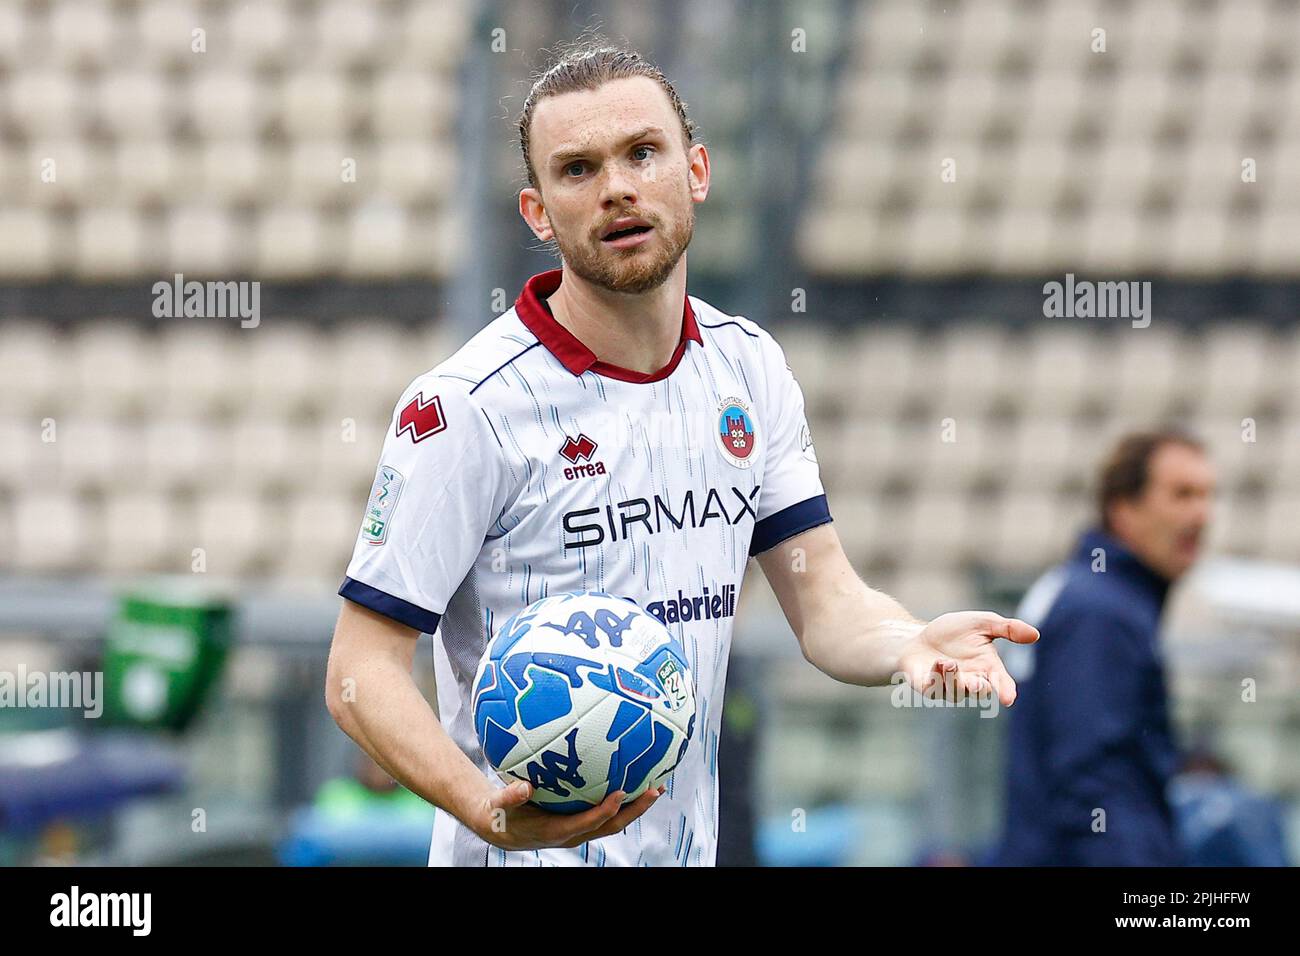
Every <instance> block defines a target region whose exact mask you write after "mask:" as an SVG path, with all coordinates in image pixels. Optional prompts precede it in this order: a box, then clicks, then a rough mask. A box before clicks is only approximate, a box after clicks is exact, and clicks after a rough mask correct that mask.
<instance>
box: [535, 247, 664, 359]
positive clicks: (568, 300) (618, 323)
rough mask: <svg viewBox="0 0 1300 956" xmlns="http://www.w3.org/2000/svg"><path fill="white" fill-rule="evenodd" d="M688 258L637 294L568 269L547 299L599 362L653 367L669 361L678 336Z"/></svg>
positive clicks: (567, 327)
mask: <svg viewBox="0 0 1300 956" xmlns="http://www.w3.org/2000/svg"><path fill="white" fill-rule="evenodd" d="M685 298H686V257H685V256H682V258H681V260H680V261H679V262H678V263H677V267H676V268H675V269H673V271H672V274H671V275H670V276H669V277H668V279H667V281H665V282H664V283H663V285H661V286H659V288H657V289H651V290H650V291H649V292H644V293H640V294H638V295H629V294H627V293H622V292H610V291H609V290H607V289H602V288H600V287H598V286H595V285H592V284H591V283H590V282H587V281H586V280H584V279H582V278H580V277H579V276H577V275H575V274H574V273H573V272H571V271H569V270H568V269H565V270H564V280H563V281H562V282H561V283H560V287H559V288H558V289H556V290H555V292H554V293H552V294H551V296H550V298H548V299H547V300H546V302H547V305H549V306H550V308H551V313H552V314H553V315H554V316H555V320H556V321H557V322H559V323H560V325H562V326H564V327H565V328H566V329H568V330H569V331H570V332H572V333H573V334H574V335H575V336H576V337H577V338H578V341H580V342H581V343H582V344H583V345H585V346H587V348H589V349H591V351H592V352H593V353H595V355H596V358H598V359H599V360H600V361H602V362H609V363H611V364H613V365H619V366H622V367H623V368H627V369H631V370H632V371H635V372H645V373H650V372H657V371H658V370H659V369H661V368H663V367H664V366H665V365H667V364H668V363H669V361H671V360H672V357H673V352H675V351H676V349H677V344H678V342H680V341H681V336H682V309H683V303H684V301H685Z"/></svg>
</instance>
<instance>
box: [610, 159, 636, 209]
mask: <svg viewBox="0 0 1300 956" xmlns="http://www.w3.org/2000/svg"><path fill="white" fill-rule="evenodd" d="M638 197H639V193H638V190H637V177H636V176H635V175H633V174H632V173H630V172H627V171H624V170H621V169H617V168H616V169H614V170H612V171H611V172H610V173H608V175H607V176H606V177H605V188H604V192H603V196H602V205H603V206H604V207H605V208H606V209H608V208H610V207H612V206H616V205H619V204H623V205H627V206H634V205H636V202H637V199H638Z"/></svg>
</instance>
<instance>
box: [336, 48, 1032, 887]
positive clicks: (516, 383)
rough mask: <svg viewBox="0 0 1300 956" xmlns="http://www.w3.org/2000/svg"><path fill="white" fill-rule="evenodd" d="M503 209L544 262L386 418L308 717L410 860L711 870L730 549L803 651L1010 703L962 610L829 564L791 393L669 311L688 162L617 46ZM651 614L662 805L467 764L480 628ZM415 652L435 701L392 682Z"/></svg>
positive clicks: (536, 91) (741, 332)
mask: <svg viewBox="0 0 1300 956" xmlns="http://www.w3.org/2000/svg"><path fill="white" fill-rule="evenodd" d="M519 137H520V145H521V147H522V151H523V159H524V164H525V167H526V169H527V174H528V181H529V185H528V187H527V188H525V189H523V190H522V191H521V192H520V193H519V212H520V215H522V216H523V218H524V220H525V221H526V222H527V224H528V226H529V228H530V229H531V230H532V232H533V234H534V235H535V236H536V237H537V238H538V239H541V240H543V241H545V242H548V243H554V244H555V246H557V247H558V251H559V255H560V259H561V265H562V267H561V268H560V269H556V270H554V271H551V272H546V273H542V274H540V275H536V276H533V277H532V278H531V279H530V280H528V282H527V284H526V285H525V286H524V288H523V291H522V292H521V293H520V295H519V298H518V300H517V301H516V302H515V306H514V308H513V309H511V310H510V311H509V312H506V313H505V314H504V315H501V316H500V317H498V318H496V319H495V320H493V321H491V322H490V323H489V324H488V325H487V326H486V327H485V328H484V329H483V330H482V331H481V332H479V333H478V334H477V335H475V336H474V337H473V338H472V339H470V341H469V342H468V343H466V344H465V345H464V346H463V347H462V348H461V349H460V350H459V351H458V352H456V353H455V354H454V355H453V356H451V357H450V358H448V359H447V360H446V361H444V362H443V363H442V364H440V365H438V366H436V367H435V368H433V369H432V370H431V371H429V372H427V373H425V374H423V375H421V376H419V377H418V378H417V379H416V380H415V381H414V382H412V383H411V384H410V386H409V387H408V388H407V389H406V391H405V392H404V393H403V394H402V396H401V398H400V399H399V400H398V402H397V406H396V408H395V410H394V412H393V420H392V424H391V427H390V428H389V431H388V434H387V439H386V441H385V444H384V449H383V452H382V458H381V461H380V464H379V469H378V474H377V476H376V479H375V484H374V489H373V491H372V493H371V496H370V499H369V503H368V506H367V511H366V518H365V522H364V524H363V527H362V530H361V533H360V536H359V539H358V541H357V544H356V549H355V551H354V553H353V556H352V561H351V563H350V565H349V566H348V571H347V577H346V579H345V580H344V582H343V586H342V587H341V588H340V591H339V593H340V594H341V595H342V596H343V597H344V598H346V600H345V601H344V603H343V609H342V612H341V614H340V616H339V621H338V625H337V628H336V630H335V633H334V642H333V646H332V648H331V653H330V662H329V672H328V676H327V688H326V699H327V702H328V705H329V708H330V712H331V713H332V714H333V716H334V718H335V720H337V721H338V723H339V725H340V726H341V727H342V728H343V729H344V730H345V731H346V732H347V733H348V734H349V735H350V736H351V737H352V738H353V739H355V740H356V741H357V742H358V743H359V744H360V745H361V746H362V747H363V748H365V749H366V750H367V751H368V752H369V753H370V754H371V755H372V756H373V757H374V758H375V760H376V761H377V762H378V763H379V764H380V765H381V766H383V767H384V768H385V769H386V770H387V771H388V772H389V773H390V774H391V775H392V776H393V777H394V778H395V779H397V780H399V781H401V782H402V783H403V784H405V785H406V786H407V787H408V788H410V789H411V790H413V791H414V792H415V793H417V794H419V795H421V796H423V797H424V798H425V799H427V800H428V801H429V802H430V803H432V804H434V805H435V806H437V807H438V808H439V809H440V810H441V811H443V812H441V813H439V814H438V816H437V822H436V823H435V825H434V832H433V841H432V846H431V851H430V857H429V860H430V863H431V864H434V865H439V864H458V865H478V866H483V865H487V866H506V865H540V864H548V863H549V864H584V863H585V864H588V865H596V866H599V865H625V866H632V865H711V864H713V862H714V859H715V856H716V839H717V826H718V799H717V795H718V788H717V763H716V749H717V740H718V730H719V725H720V720H721V717H722V693H723V687H724V683H725V676H726V668H727V655H728V653H729V651H730V644H731V627H732V620H733V612H734V609H735V606H736V593H737V591H738V589H739V587H740V583H741V579H742V577H743V575H744V572H745V567H746V565H747V563H748V561H749V559H750V557H754V556H756V557H757V558H758V561H759V564H760V566H761V567H762V569H763V572H764V574H766V576H767V578H768V580H769V581H770V582H771V584H772V587H773V589H774V590H775V592H776V595H777V597H778V599H779V600H780V603H781V607H782V610H783V611H784V613H785V615H786V618H787V619H788V620H789V622H790V625H791V627H792V629H793V630H794V633H795V634H796V635H797V637H798V640H799V643H800V646H801V648H802V650H803V653H804V656H805V657H806V658H807V659H808V661H809V662H811V663H812V664H813V665H814V666H815V667H817V668H819V669H821V670H822V671H824V672H825V673H827V674H829V675H831V676H832V677H835V678H837V679H838V680H841V681H846V682H849V683H854V684H862V685H878V684H885V683H888V682H890V680H891V677H892V676H893V675H896V674H905V675H907V679H908V680H909V681H910V682H911V684H912V685H913V687H915V688H917V689H918V690H921V689H925V688H930V689H933V688H934V687H935V686H936V685H937V684H938V683H939V682H940V681H941V680H942V681H943V682H944V684H945V685H946V686H947V687H950V688H952V689H953V690H954V691H955V692H964V693H971V694H975V693H984V694H991V693H997V695H998V697H999V699H1000V701H1001V703H1002V704H1003V705H1009V704H1010V703H1011V702H1012V700H1013V699H1014V697H1015V685H1014V683H1013V682H1012V680H1011V678H1010V677H1009V676H1008V674H1007V672H1006V670H1005V669H1004V668H1003V666H1002V663H1001V661H1000V660H999V658H998V656H997V653H996V652H995V651H994V649H993V641H994V639H995V638H999V637H1001V638H1009V639H1010V640H1012V641H1017V642H1022V643H1028V642H1032V641H1034V640H1036V639H1037V637H1038V634H1037V632H1036V631H1035V630H1034V629H1033V628H1032V627H1030V626H1028V625H1027V624H1024V623H1022V622H1020V621H1015V620H1010V619H1006V618H1003V617H1000V616H998V615H996V614H992V613H985V612H965V613H953V614H945V615H943V616H941V617H939V618H937V619H935V620H933V621H930V622H928V623H927V622H924V621H919V620H917V619H915V618H913V617H912V616H911V615H910V614H908V612H907V611H906V610H904V609H903V608H902V607H901V606H900V605H899V604H898V603H897V602H895V601H894V600H893V599H892V598H890V597H888V596H887V595H885V594H882V593H880V592H878V591H874V590H872V589H871V588H869V587H867V585H865V584H864V583H863V582H862V581H861V580H859V578H858V577H857V575H856V574H855V573H854V571H853V568H852V567H851V566H850V564H849V562H848V560H847V559H846V557H845V555H844V552H843V549H842V548H841V547H840V542H839V538H838V536H837V535H836V532H835V528H834V525H833V524H832V523H831V513H830V510H829V508H828V506H827V501H826V495H825V493H824V490H823V488H822V483H821V480H820V478H819V476H818V468H817V459H816V455H815V454H814V451H813V445H812V438H811V436H810V434H809V431H808V425H807V422H806V421H805V418H804V403H803V395H802V393H801V392H800V389H799V386H798V384H797V383H796V382H795V379H794V376H793V375H792V374H791V371H790V369H789V367H788V366H787V365H786V362H785V357H784V354H783V353H782V351H781V348H780V346H778V345H777V343H776V342H775V341H774V340H773V339H772V337H771V336H770V335H769V334H768V333H767V332H766V331H764V330H763V329H762V328H761V327H760V326H759V325H757V324H756V323H754V322H752V321H750V320H749V319H746V318H742V317H739V316H732V315H728V314H726V313H724V312H721V311H719V310H718V309H715V308H714V307H713V306H711V305H709V304H708V303H706V302H703V301H701V300H699V299H697V298H693V297H689V296H688V295H687V294H686V255H685V253H686V248H687V246H688V245H689V244H690V241H691V235H692V233H693V231H694V225H695V210H694V207H695V205H696V204H698V203H702V202H704V200H705V198H706V197H707V196H708V193H709V175H710V171H709V153H708V150H707V149H706V148H705V147H704V145H703V144H702V143H698V142H695V141H694V128H693V125H692V123H691V122H690V120H689V119H688V118H687V115H686V107H685V104H684V103H682V101H681V100H680V99H679V98H678V96H677V93H676V92H675V91H674V89H673V87H672V85H671V84H670V83H669V81H668V80H667V78H665V77H664V75H663V74H662V73H661V72H660V71H659V70H658V69H657V68H655V67H654V66H653V65H651V64H650V63H648V62H647V61H646V60H644V59H643V58H642V57H641V56H639V55H638V54H636V53H635V52H632V51H628V50H621V49H615V48H611V47H607V46H601V45H599V44H595V43H588V44H586V45H581V46H576V47H574V48H572V49H570V50H569V51H568V52H566V53H565V54H564V55H563V56H562V57H561V58H560V59H558V61H557V62H556V63H555V64H554V65H553V66H552V67H551V68H550V70H549V71H547V72H546V73H545V74H544V75H542V76H541V77H540V78H539V79H538V80H537V81H536V83H535V84H534V85H533V87H532V90H531V92H530V93H529V95H528V97H527V99H526V101H525V103H524V106H523V110H522V115H521V116H520V119H519ZM577 590H599V591H606V592H609V593H612V594H618V595H624V596H626V597H629V598H631V599H633V600H635V601H636V602H637V603H638V604H639V605H640V606H641V607H643V608H647V609H658V610H657V613H656V616H660V615H662V619H663V620H664V621H665V622H666V623H667V625H668V627H669V629H670V630H671V631H672V632H673V633H674V634H675V635H676V636H677V637H678V639H679V640H680V641H681V642H682V645H683V646H684V647H685V649H686V653H687V655H688V657H689V662H690V667H691V672H692V674H693V675H694V676H695V680H696V701H697V706H698V717H699V719H698V722H697V725H696V729H695V737H694V740H693V741H692V742H691V746H690V748H689V749H688V751H687V753H686V756H685V758H684V759H683V761H682V763H681V764H680V765H679V766H678V767H677V769H676V770H675V771H674V773H673V775H672V777H671V778H670V782H669V783H668V784H667V786H666V787H659V788H653V789H650V790H647V791H646V793H644V794H643V795H641V796H640V797H638V798H637V799H636V800H634V801H631V802H629V803H628V804H627V805H625V806H624V805H622V799H623V797H624V796H625V794H623V793H621V792H616V793H613V794H610V795H609V796H608V797H607V798H606V799H605V801H604V802H603V803H602V804H600V805H599V806H597V807H595V808H593V809H591V810H589V811H584V812H581V813H578V814H575V815H572V816H566V815H559V814H554V813H549V812H547V811H544V810H541V809H539V808H538V807H536V806H534V805H532V804H530V803H528V802H527V801H528V798H529V795H530V792H531V791H530V784H528V783H526V782H523V781H520V782H516V783H512V784H510V785H509V786H506V785H504V784H503V783H502V782H501V780H500V779H499V778H498V777H497V775H496V773H495V771H493V770H492V768H491V766H490V765H489V764H488V763H487V760H486V758H485V757H484V755H483V753H482V752H481V750H480V748H479V746H478V742H477V739H476V737H475V733H474V726H473V720H472V717H471V712H470V700H471V693H472V686H471V684H472V681H473V678H474V674H475V670H476V668H477V666H478V663H479V659H480V657H481V655H482V653H483V650H484V648H485V646H486V645H487V642H488V641H489V639H490V638H491V636H492V634H493V633H494V630H495V628H496V627H497V626H499V625H500V624H501V623H502V622H503V621H505V620H506V619H507V618H508V617H510V615H512V614H514V613H515V612H516V611H518V610H519V609H520V608H522V607H524V606H526V605H528V604H530V603H531V602H533V601H536V600H538V599H539V598H542V597H545V596H546V595H548V594H553V593H557V592H563V591H577ZM435 631H437V632H438V633H439V636H440V639H439V640H435V644H434V647H435V675H436V679H437V689H438V710H439V715H440V717H441V724H440V723H439V719H438V718H437V717H435V716H434V714H433V711H432V710H431V709H430V707H429V705H428V703H427V702H426V701H425V699H424V697H423V696H422V695H421V694H420V692H419V690H418V689H417V687H416V686H415V683H414V681H413V680H412V678H411V663H412V659H413V655H414V653H415V647H416V641H417V638H418V637H419V635H420V634H421V633H422V632H423V633H428V634H433V633H434V632H435Z"/></svg>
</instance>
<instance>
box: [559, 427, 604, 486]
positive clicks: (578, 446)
mask: <svg viewBox="0 0 1300 956" xmlns="http://www.w3.org/2000/svg"><path fill="white" fill-rule="evenodd" d="M595 453H596V443H595V442H594V441H592V440H591V439H590V438H588V437H587V436H586V435H585V434H582V433H579V434H578V437H577V438H570V437H569V436H568V435H565V436H564V444H563V445H561V446H560V456H561V457H562V458H564V459H565V460H567V461H569V462H572V463H573V467H570V468H565V469H564V477H565V478H567V479H568V480H569V481H572V480H573V479H574V478H594V477H595V476H596V475H603V474H605V463H604V462H603V461H595V462H593V461H591V456H592V455H594V454H595ZM584 459H585V460H586V461H588V462H590V464H586V465H581V464H578V463H579V462H581V461H583V460H584Z"/></svg>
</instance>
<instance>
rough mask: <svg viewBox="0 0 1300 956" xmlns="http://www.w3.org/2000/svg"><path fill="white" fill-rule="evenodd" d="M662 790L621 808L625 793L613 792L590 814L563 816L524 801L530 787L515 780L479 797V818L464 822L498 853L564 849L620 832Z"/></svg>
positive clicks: (645, 795)
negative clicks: (481, 804)
mask: <svg viewBox="0 0 1300 956" xmlns="http://www.w3.org/2000/svg"><path fill="white" fill-rule="evenodd" d="M663 792H664V788H663V787H651V788H650V789H649V790H647V791H646V792H645V793H643V794H641V796H639V797H637V798H636V799H635V800H633V801H632V802H631V803H629V804H627V805H626V806H623V805H622V802H623V797H624V796H625V794H624V792H623V791H622V790H617V791H615V792H614V793H611V794H610V795H609V796H607V797H606V798H605V799H604V801H602V802H601V803H599V804H598V805H596V806H594V807H592V808H591V809H590V810H584V811H582V812H581V813H573V814H565V813H553V812H551V811H549V810H543V809H542V808H541V807H538V806H536V805H535V804H532V803H529V802H528V800H529V798H530V797H531V796H532V795H533V788H532V786H531V785H530V784H528V783H526V782H524V781H522V780H519V781H516V782H515V783H512V784H511V785H510V786H508V787H503V788H493V790H492V792H491V793H490V794H488V795H487V796H486V797H484V799H483V807H482V813H481V814H480V815H479V817H478V818H477V819H475V820H473V821H466V822H467V823H469V825H470V828H471V829H472V830H473V831H474V832H475V833H477V834H478V835H479V836H480V837H481V838H482V839H484V840H486V841H487V842H488V843H491V844H492V845H493V846H497V847H500V848H501V849H503V850H540V849H542V848H543V847H565V848H569V847H575V846H580V845H581V844H583V843H586V842H587V841H588V840H598V839H600V838H601V837H606V836H611V835H613V834H615V833H620V832H622V831H623V830H624V829H626V828H627V826H628V824H630V823H631V822H632V821H633V820H635V819H636V818H637V817H639V816H641V814H643V813H645V812H646V811H647V810H649V809H650V808H651V807H652V806H653V805H654V802H655V801H656V800H658V799H659V797H660V796H661V795H662V794H663Z"/></svg>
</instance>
